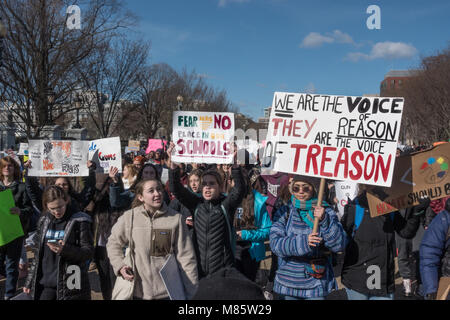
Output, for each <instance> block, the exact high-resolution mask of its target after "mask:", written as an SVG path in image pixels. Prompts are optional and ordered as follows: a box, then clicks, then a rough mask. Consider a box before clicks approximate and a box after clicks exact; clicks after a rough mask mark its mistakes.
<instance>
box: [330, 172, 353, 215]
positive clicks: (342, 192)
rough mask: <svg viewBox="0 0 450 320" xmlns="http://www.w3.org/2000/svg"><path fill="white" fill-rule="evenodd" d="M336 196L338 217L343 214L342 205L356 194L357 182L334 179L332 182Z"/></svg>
mask: <svg viewBox="0 0 450 320" xmlns="http://www.w3.org/2000/svg"><path fill="white" fill-rule="evenodd" d="M334 188H335V190H336V198H337V200H338V204H337V207H338V211H339V212H338V217H339V219H341V218H342V216H343V215H344V207H345V205H346V204H347V203H348V201H349V200H353V199H354V198H355V197H356V196H357V194H358V184H357V183H355V182H352V181H336V182H335V183H334Z"/></svg>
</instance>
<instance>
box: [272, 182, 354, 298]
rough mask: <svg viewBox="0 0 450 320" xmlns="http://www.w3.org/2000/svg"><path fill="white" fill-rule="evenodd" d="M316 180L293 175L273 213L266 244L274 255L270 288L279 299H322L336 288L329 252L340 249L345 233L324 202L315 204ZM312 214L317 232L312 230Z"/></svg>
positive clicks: (341, 248)
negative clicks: (275, 261) (286, 195)
mask: <svg viewBox="0 0 450 320" xmlns="http://www.w3.org/2000/svg"><path fill="white" fill-rule="evenodd" d="M319 181H320V180H319V179H317V178H312V177H306V176H294V177H293V179H292V181H291V182H290V185H289V191H290V194H291V196H290V201H289V202H288V203H287V205H284V206H282V207H281V208H280V209H278V210H277V211H276V212H275V214H274V216H273V224H272V228H271V230H270V247H271V249H272V251H273V253H274V254H275V255H277V256H278V269H277V272H276V277H275V282H274V288H273V290H274V292H276V293H277V294H279V295H280V297H281V299H283V300H324V299H325V297H326V296H327V295H328V294H329V293H330V292H331V291H332V290H336V289H337V284H336V280H335V279H334V274H333V268H332V265H331V252H336V253H337V252H340V251H343V250H344V248H345V244H346V235H345V232H344V229H343V228H342V225H341V224H340V223H339V220H338V217H337V215H336V212H334V211H333V209H331V208H330V207H329V205H328V203H326V202H325V201H323V202H322V203H321V206H318V203H317V190H318V184H319V183H318V182H319ZM315 217H318V218H319V221H320V223H319V229H318V233H313V227H314V219H315Z"/></svg>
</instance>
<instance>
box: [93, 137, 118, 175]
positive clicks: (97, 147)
mask: <svg viewBox="0 0 450 320" xmlns="http://www.w3.org/2000/svg"><path fill="white" fill-rule="evenodd" d="M89 160H91V161H92V162H94V163H95V164H96V165H97V169H96V172H97V173H104V174H108V173H109V168H110V167H116V168H118V169H119V172H122V152H121V147H120V138H119V137H115V138H106V139H99V140H93V141H91V142H90V143H89Z"/></svg>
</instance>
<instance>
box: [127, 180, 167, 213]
mask: <svg viewBox="0 0 450 320" xmlns="http://www.w3.org/2000/svg"><path fill="white" fill-rule="evenodd" d="M150 181H155V182H157V183H158V185H159V186H160V187H161V191H162V192H164V186H163V184H162V182H161V180H159V179H149V180H144V181H139V182H138V183H137V184H136V187H135V197H134V200H133V203H132V204H131V208H136V207H139V206H142V205H143V204H144V202H142V201H141V200H139V199H138V196H142V195H143V194H144V185H145V184H146V183H147V182H150ZM163 204H164V203H163Z"/></svg>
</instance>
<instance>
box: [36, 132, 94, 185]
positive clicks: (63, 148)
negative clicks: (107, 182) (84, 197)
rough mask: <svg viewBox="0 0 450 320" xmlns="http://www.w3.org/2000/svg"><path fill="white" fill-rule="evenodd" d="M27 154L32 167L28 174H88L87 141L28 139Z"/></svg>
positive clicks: (44, 175) (75, 175)
mask: <svg viewBox="0 0 450 320" xmlns="http://www.w3.org/2000/svg"><path fill="white" fill-rule="evenodd" d="M28 147H29V148H28V155H29V158H30V160H31V164H32V167H31V168H30V169H29V170H28V175H29V176H32V177H33V176H34V177H60V176H68V177H77V176H88V175H89V170H88V168H87V160H88V147H89V146H88V142H87V141H62V140H30V141H28Z"/></svg>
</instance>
